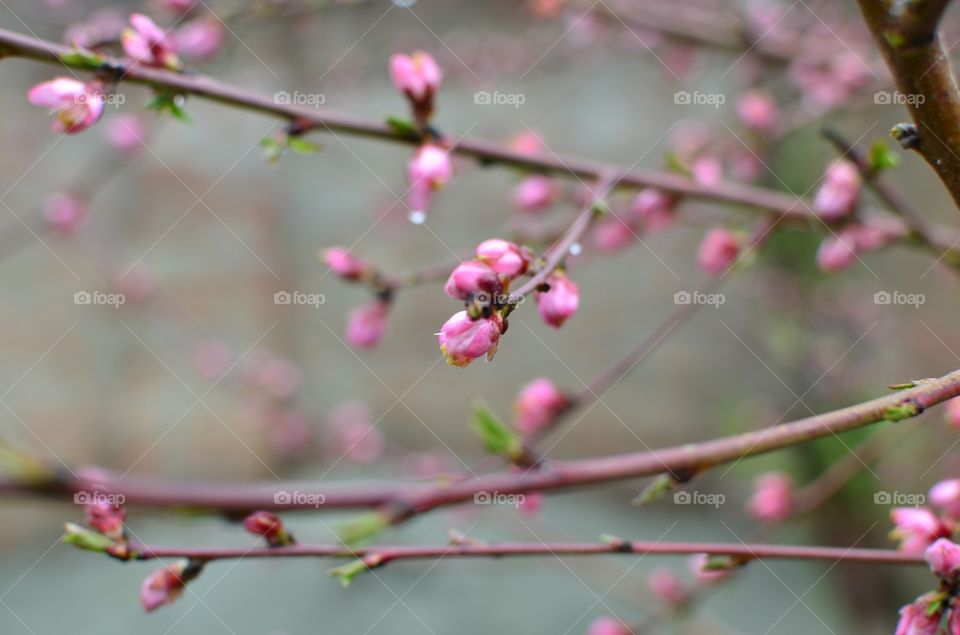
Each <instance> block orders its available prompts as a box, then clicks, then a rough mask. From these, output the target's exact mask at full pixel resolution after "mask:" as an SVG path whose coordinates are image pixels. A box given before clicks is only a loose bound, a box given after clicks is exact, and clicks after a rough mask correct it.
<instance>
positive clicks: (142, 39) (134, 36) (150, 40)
mask: <svg viewBox="0 0 960 635" xmlns="http://www.w3.org/2000/svg"><path fill="white" fill-rule="evenodd" d="M130 26H131V27H132V28H129V29H124V31H123V35H122V36H121V43H122V44H123V52H124V53H126V54H127V56H128V57H130V58H131V59H132V60H133V61H134V62H136V63H139V64H143V65H144V66H156V67H158V68H168V69H171V70H176V69H178V68H179V67H180V60H178V59H177V56H176V54H175V53H174V52H173V44H172V43H171V42H170V39H169V38H168V37H167V34H166V33H165V32H164V31H163V29H161V28H160V27H158V26H157V25H156V23H155V22H154V21H153V20H151V19H150V18H148V17H147V16H145V15H143V14H142V13H134V14H133V15H131V16H130Z"/></svg>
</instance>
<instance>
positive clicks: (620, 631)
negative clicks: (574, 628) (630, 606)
mask: <svg viewBox="0 0 960 635" xmlns="http://www.w3.org/2000/svg"><path fill="white" fill-rule="evenodd" d="M631 633H632V631H631V630H630V627H628V626H627V625H626V624H624V623H623V622H621V621H620V620H618V619H617V618H615V617H598V618H597V619H595V620H593V621H592V622H590V626H589V627H588V628H587V635H631Z"/></svg>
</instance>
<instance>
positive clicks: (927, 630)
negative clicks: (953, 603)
mask: <svg viewBox="0 0 960 635" xmlns="http://www.w3.org/2000/svg"><path fill="white" fill-rule="evenodd" d="M930 601H931V598H928V597H927V596H920V597H919V598H917V601H916V602H914V603H913V604H907V605H906V606H904V607H902V608H901V609H900V621H899V622H897V630H896V633H895V634H894V635H938V634H939V633H940V619H941V618H942V617H943V611H942V610H940V611H936V612H934V613H933V614H928V613H929V611H928V610H927V609H928V607H929V606H930Z"/></svg>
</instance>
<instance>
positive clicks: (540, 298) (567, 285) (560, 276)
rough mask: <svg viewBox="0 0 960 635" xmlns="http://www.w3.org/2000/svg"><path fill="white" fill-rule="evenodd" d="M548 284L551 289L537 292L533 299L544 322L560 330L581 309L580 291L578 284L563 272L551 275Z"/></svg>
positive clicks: (555, 272)
mask: <svg viewBox="0 0 960 635" xmlns="http://www.w3.org/2000/svg"><path fill="white" fill-rule="evenodd" d="M547 284H548V285H549V286H550V289H549V290H548V291H537V292H535V293H534V294H533V299H534V300H535V301H536V303H537V309H539V310H540V317H541V318H542V319H543V321H544V322H546V323H547V324H549V325H550V326H552V327H553V328H555V329H558V328H560V327H561V326H563V323H564V322H566V321H567V320H568V319H569V318H570V316H572V315H573V314H574V313H576V312H577V309H578V308H579V307H580V290H579V289H578V288H577V284H576V283H575V282H574V281H573V280H571V279H570V278H569V277H568V276H567V274H565V273H563V272H561V271H554V272H553V273H551V274H550V276H549V277H548V278H547Z"/></svg>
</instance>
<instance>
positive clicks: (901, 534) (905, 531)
mask: <svg viewBox="0 0 960 635" xmlns="http://www.w3.org/2000/svg"><path fill="white" fill-rule="evenodd" d="M890 519H891V520H892V521H893V524H894V529H893V531H891V532H890V537H891V538H893V539H894V540H898V541H899V542H900V546H899V549H900V551H904V552H907V553H923V552H924V550H925V549H926V548H927V547H929V546H930V545H931V544H933V543H934V541H935V540H936V539H937V538H949V537H950V534H951V528H950V526H949V525H947V524H946V523H945V522H944V521H943V520H941V519H940V518H938V517H937V516H936V514H934V513H933V512H931V511H930V510H929V509H926V508H924V507H897V508H894V509H892V510H890Z"/></svg>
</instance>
